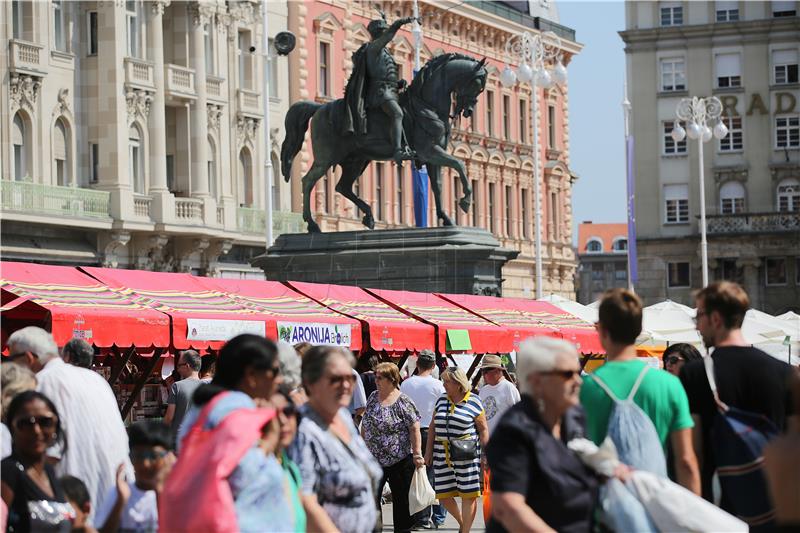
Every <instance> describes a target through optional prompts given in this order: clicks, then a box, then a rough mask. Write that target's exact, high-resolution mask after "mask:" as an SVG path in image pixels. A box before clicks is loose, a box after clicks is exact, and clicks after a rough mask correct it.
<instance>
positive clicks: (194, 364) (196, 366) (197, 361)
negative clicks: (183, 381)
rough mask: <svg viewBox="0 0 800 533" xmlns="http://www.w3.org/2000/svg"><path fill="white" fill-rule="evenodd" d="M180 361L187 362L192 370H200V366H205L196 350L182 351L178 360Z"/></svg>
mask: <svg viewBox="0 0 800 533" xmlns="http://www.w3.org/2000/svg"><path fill="white" fill-rule="evenodd" d="M180 361H183V362H184V363H186V364H187V365H188V367H189V368H191V369H192V372H200V368H201V367H202V366H203V359H201V358H200V354H199V353H197V352H196V351H195V350H184V351H182V352H181V357H180V359H179V360H178V362H180Z"/></svg>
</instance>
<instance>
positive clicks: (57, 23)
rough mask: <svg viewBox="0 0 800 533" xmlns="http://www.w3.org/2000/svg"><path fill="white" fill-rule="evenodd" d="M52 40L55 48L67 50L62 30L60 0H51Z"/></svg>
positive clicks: (62, 12) (62, 18) (62, 19)
mask: <svg viewBox="0 0 800 533" xmlns="http://www.w3.org/2000/svg"><path fill="white" fill-rule="evenodd" d="M53 40H54V43H55V48H56V50H61V51H62V52H66V51H67V38H66V32H65V31H64V6H63V5H62V4H61V0H53Z"/></svg>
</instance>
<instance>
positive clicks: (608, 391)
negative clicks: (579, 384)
mask: <svg viewBox="0 0 800 533" xmlns="http://www.w3.org/2000/svg"><path fill="white" fill-rule="evenodd" d="M592 379H593V380H594V382H595V383H597V384H598V385H599V386H600V388H601V389H603V391H605V393H606V394H607V395H608V397H609V398H611V400H613V401H614V403H616V402H618V401H619V398H617V396H616V395H615V394H614V393H613V392H611V389H610V388H608V385H606V384H605V383H603V380H602V379H600V376H598V375H597V373H596V372H595V373H594V374H592Z"/></svg>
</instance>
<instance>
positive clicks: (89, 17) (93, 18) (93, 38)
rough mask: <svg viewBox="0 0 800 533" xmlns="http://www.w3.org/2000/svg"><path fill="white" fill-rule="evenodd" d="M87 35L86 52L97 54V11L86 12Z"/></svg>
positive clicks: (92, 54) (91, 54)
mask: <svg viewBox="0 0 800 533" xmlns="http://www.w3.org/2000/svg"><path fill="white" fill-rule="evenodd" d="M86 24H87V25H88V28H87V32H86V33H87V36H88V38H89V42H88V50H87V51H86V53H87V54H88V55H90V56H96V55H97V11H89V12H88V13H87V14H86Z"/></svg>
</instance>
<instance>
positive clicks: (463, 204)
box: [458, 196, 472, 213]
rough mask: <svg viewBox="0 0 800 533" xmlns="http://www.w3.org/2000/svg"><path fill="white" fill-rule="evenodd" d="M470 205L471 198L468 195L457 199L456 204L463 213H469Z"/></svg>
mask: <svg viewBox="0 0 800 533" xmlns="http://www.w3.org/2000/svg"><path fill="white" fill-rule="evenodd" d="M471 205H472V198H470V197H469V196H464V197H463V198H462V199H461V200H459V201H458V206H459V207H460V208H461V210H462V211H464V212H465V213H469V207H470V206H471Z"/></svg>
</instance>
